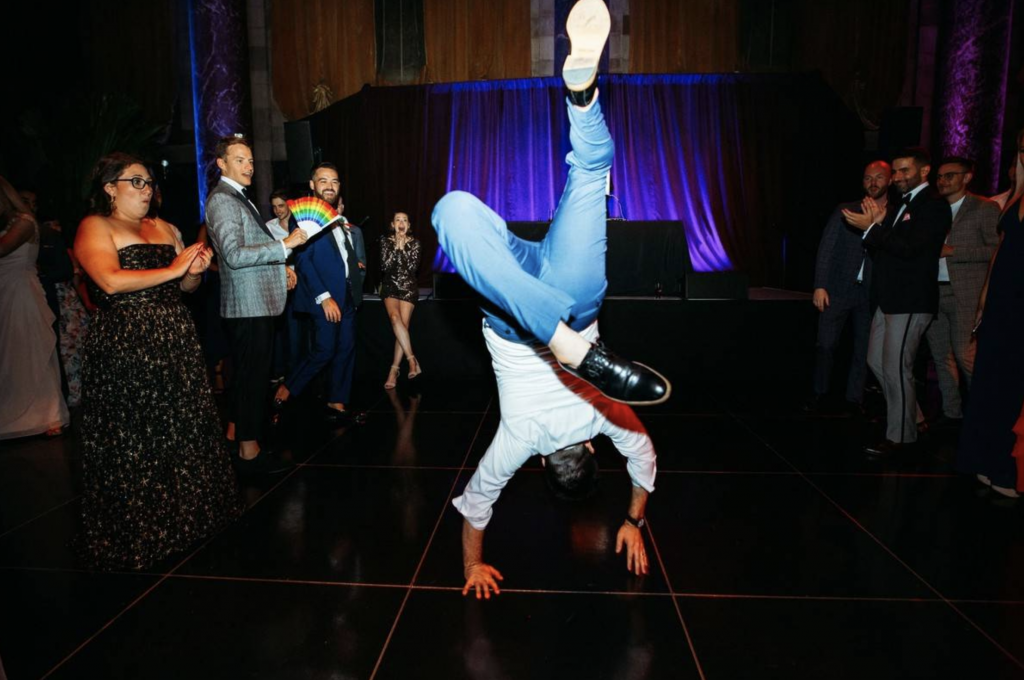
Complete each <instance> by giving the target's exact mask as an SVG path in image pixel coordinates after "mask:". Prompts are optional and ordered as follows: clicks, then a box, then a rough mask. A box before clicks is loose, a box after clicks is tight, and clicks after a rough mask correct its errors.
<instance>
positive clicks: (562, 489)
mask: <svg viewBox="0 0 1024 680" xmlns="http://www.w3.org/2000/svg"><path fill="white" fill-rule="evenodd" d="M544 478H545V480H546V481H547V483H548V488H550V489H551V491H552V493H554V494H555V495H556V496H558V497H559V498H561V499H563V500H567V501H578V500H582V499H584V498H587V497H589V496H591V495H593V493H594V492H595V491H596V490H597V461H596V460H595V459H594V454H592V453H590V451H589V450H588V449H587V447H586V446H585V445H584V444H573V445H572V446H567V447H565V448H564V449H559V450H558V451H555V452H554V453H552V454H551V455H549V456H547V458H546V461H545V466H544Z"/></svg>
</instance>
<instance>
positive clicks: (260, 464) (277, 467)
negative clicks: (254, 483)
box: [233, 449, 295, 477]
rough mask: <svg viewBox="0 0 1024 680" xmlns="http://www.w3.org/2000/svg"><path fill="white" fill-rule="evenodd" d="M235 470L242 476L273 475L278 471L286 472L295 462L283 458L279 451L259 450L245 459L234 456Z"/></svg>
mask: <svg viewBox="0 0 1024 680" xmlns="http://www.w3.org/2000/svg"><path fill="white" fill-rule="evenodd" d="M233 461H234V464H235V470H236V471H237V472H238V474H240V475H242V476H243V477H248V476H253V475H273V474H277V473H280V472H287V471H288V470H291V469H292V468H293V467H295V464H294V463H292V462H291V461H289V460H285V459H284V458H283V457H282V456H281V454H280V453H278V452H277V451H272V450H271V449H263V450H261V451H260V452H259V453H258V454H257V455H256V457H255V458H252V459H250V460H246V459H245V458H242V457H241V456H237V455H236V456H235V457H234V459H233Z"/></svg>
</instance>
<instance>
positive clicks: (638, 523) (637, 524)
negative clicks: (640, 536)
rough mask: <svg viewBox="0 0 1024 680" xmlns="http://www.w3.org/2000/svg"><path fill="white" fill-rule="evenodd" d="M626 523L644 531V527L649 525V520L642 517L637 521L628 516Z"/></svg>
mask: <svg viewBox="0 0 1024 680" xmlns="http://www.w3.org/2000/svg"><path fill="white" fill-rule="evenodd" d="M626 523H627V524H632V525H633V526H635V527H636V528H637V529H643V528H644V525H645V524H647V520H646V519H644V518H643V517H641V518H640V519H635V518H634V517H632V516H631V515H626Z"/></svg>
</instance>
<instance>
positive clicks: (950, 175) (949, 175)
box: [936, 170, 967, 181]
mask: <svg viewBox="0 0 1024 680" xmlns="http://www.w3.org/2000/svg"><path fill="white" fill-rule="evenodd" d="M966 174H967V171H966V170H962V171H960V172H944V173H942V174H941V175H936V177H937V178H938V179H941V180H942V181H947V180H951V179H953V178H954V177H956V176H957V175H966Z"/></svg>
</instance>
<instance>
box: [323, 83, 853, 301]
mask: <svg viewBox="0 0 1024 680" xmlns="http://www.w3.org/2000/svg"><path fill="white" fill-rule="evenodd" d="M600 87H601V93H602V94H601V101H602V106H603V108H604V112H605V117H606V118H607V120H608V124H609V127H610V129H611V133H612V137H613V138H614V139H615V144H616V151H615V160H614V164H613V166H612V178H611V179H612V191H613V194H614V195H615V197H616V198H617V199H618V200H617V202H615V201H613V202H612V214H613V216H615V215H616V213H618V212H619V206H620V205H621V212H622V216H624V217H625V218H626V219H627V220H649V221H679V222H681V223H682V224H683V225H684V228H685V229H686V237H687V238H686V240H687V242H688V244H689V250H690V258H691V260H692V262H693V267H694V269H695V270H696V271H723V270H738V271H743V272H746V273H747V274H749V276H750V280H751V283H752V285H768V286H789V287H807V286H809V285H810V278H811V269H812V268H813V260H814V249H815V248H816V246H817V241H818V237H819V235H820V232H821V228H822V226H823V225H824V222H825V220H826V218H827V216H828V213H829V211H830V210H831V209H832V208H833V207H834V205H835V204H836V202H838V201H839V200H851V199H854V198H857V197H858V196H859V194H860V189H859V180H860V173H861V166H860V163H861V158H860V150H861V146H862V144H861V133H860V125H859V121H858V120H857V119H856V117H855V116H854V115H853V114H851V113H850V112H849V111H848V110H847V109H846V107H845V106H844V105H843V103H842V102H841V101H840V99H839V98H838V97H837V96H836V95H835V93H834V92H832V91H831V90H830V89H829V88H828V87H827V86H826V85H825V84H824V82H823V81H822V80H821V78H820V77H819V76H818V75H816V74H795V75H794V74H786V75H781V74H763V75H749V74H747V75H744V74H731V75H652V76H630V75H622V76H614V75H613V76H607V77H602V79H601V81H600ZM564 106H565V103H564V94H563V85H562V82H561V79H559V78H542V79H521V80H503V81H487V82H479V83H456V84H441V85H424V86H411V87H390V88H370V87H367V88H364V89H363V90H362V91H361V92H359V93H358V94H356V95H353V96H352V97H349V98H347V99H345V100H343V101H341V102H338V103H337V104H335V105H333V106H331V107H329V108H328V109H325V110H324V111H322V112H320V113H318V114H316V115H314V116H312V117H310V118H309V119H308V120H309V121H310V123H311V131H312V136H313V140H314V142H313V143H314V146H315V147H317V148H318V149H319V150H320V153H321V155H322V158H323V160H330V161H332V162H334V163H336V164H337V165H338V166H339V169H340V170H341V179H342V194H343V196H344V198H345V204H346V206H347V209H346V213H347V215H348V216H349V218H350V219H352V220H353V221H355V222H357V223H358V222H361V221H362V220H363V219H364V218H367V222H366V224H365V226H364V231H365V233H366V236H367V239H368V243H369V250H370V272H369V277H370V284H371V286H373V285H374V284H375V283H376V281H377V280H378V279H379V276H378V273H377V248H376V239H377V238H378V237H379V236H380V235H381V234H382V233H384V230H385V228H386V226H387V223H388V221H389V220H390V217H391V215H392V214H393V212H394V211H403V212H407V213H409V215H410V218H411V219H412V222H413V225H414V230H415V233H416V235H417V236H418V237H419V238H420V239H421V240H422V241H423V243H424V246H425V248H424V253H425V254H426V255H427V256H426V257H425V258H424V262H423V264H422V267H421V270H420V280H421V282H423V284H424V285H427V284H428V282H429V280H430V273H431V271H432V270H433V269H435V268H436V269H441V270H444V269H445V268H446V267H447V266H448V265H447V261H446V259H445V258H444V256H443V254H441V253H438V254H436V255H435V252H436V246H437V239H436V236H435V234H434V232H433V229H432V228H431V226H430V212H431V210H432V208H433V206H434V204H435V203H436V202H437V200H438V199H439V198H440V197H441V196H443V195H444V193H445V192H447V191H450V190H453V189H462V190H465V191H470V192H472V193H474V194H476V195H478V196H480V197H481V198H482V199H483V200H484V201H486V202H487V203H488V204H489V205H491V206H492V207H493V208H494V209H495V210H496V211H497V212H498V213H499V214H501V215H502V216H504V217H505V218H506V219H507V220H509V221H538V220H547V219H549V217H550V215H551V214H552V212H553V210H554V208H555V205H556V202H557V200H558V198H559V196H560V194H561V191H562V187H563V186H564V183H565V178H566V174H567V166H566V165H565V162H564V159H565V154H566V153H567V152H568V150H569V148H568V143H569V142H568V140H569V135H568V122H567V119H566V115H565V111H564Z"/></svg>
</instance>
